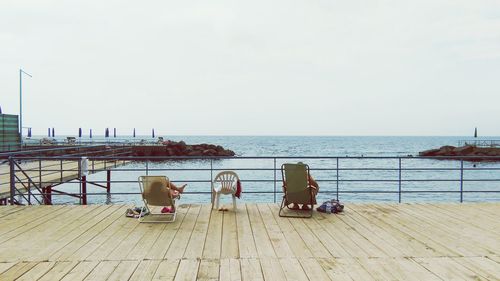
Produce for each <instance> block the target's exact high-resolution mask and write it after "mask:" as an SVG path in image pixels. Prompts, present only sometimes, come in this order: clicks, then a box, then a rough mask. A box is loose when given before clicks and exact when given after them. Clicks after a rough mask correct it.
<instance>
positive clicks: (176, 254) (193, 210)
mask: <svg viewBox="0 0 500 281" xmlns="http://www.w3.org/2000/svg"><path fill="white" fill-rule="evenodd" d="M200 210H201V206H200V205H191V207H190V208H189V211H188V213H187V214H186V217H185V218H184V221H183V222H182V227H181V228H180V229H179V231H178V232H177V233H176V234H175V237H174V240H172V243H171V244H170V247H169V248H168V251H167V253H166V254H165V257H164V258H169V259H181V258H182V257H183V256H184V252H185V251H186V247H187V244H188V242H189V239H190V238H191V234H192V233H193V229H194V226H195V224H196V219H197V218H198V215H199V213H200Z"/></svg>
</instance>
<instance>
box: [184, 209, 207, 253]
mask: <svg viewBox="0 0 500 281" xmlns="http://www.w3.org/2000/svg"><path fill="white" fill-rule="evenodd" d="M211 208H212V206H211V205H203V206H201V210H200V213H199V215H198V219H197V220H196V223H195V225H194V229H193V232H192V234H191V237H190V239H189V242H188V244H187V247H186V251H185V252H184V258H187V259H201V257H202V256H203V248H204V246H205V240H206V238H207V231H208V224H209V222H210V212H211Z"/></svg>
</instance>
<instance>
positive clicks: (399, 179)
mask: <svg viewBox="0 0 500 281" xmlns="http://www.w3.org/2000/svg"><path fill="white" fill-rule="evenodd" d="M398 160H399V169H398V172H399V177H398V196H399V198H398V202H399V203H401V157H399V158H398Z"/></svg>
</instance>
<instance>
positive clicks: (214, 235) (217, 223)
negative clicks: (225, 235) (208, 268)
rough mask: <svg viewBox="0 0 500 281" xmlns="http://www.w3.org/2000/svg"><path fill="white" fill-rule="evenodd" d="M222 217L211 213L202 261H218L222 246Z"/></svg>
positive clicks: (216, 213)
mask: <svg viewBox="0 0 500 281" xmlns="http://www.w3.org/2000/svg"><path fill="white" fill-rule="evenodd" d="M223 218H224V215H223V214H222V212H219V211H211V214H210V222H209V225H208V231H207V238H206V239H205V245H204V247H203V259H219V258H220V252H221V247H222V246H221V245H222V220H223Z"/></svg>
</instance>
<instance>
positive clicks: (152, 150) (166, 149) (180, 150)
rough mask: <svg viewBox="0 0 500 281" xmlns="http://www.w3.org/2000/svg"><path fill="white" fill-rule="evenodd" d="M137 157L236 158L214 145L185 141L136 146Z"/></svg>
mask: <svg viewBox="0 0 500 281" xmlns="http://www.w3.org/2000/svg"><path fill="white" fill-rule="evenodd" d="M132 150H133V155H135V156H234V155H235V153H234V151H232V150H229V149H225V148H224V147H222V146H220V145H213V144H206V143H202V144H192V145H191V144H186V143H185V142H184V141H179V142H175V141H170V140H167V141H164V142H163V143H161V144H158V145H136V146H133V147H132Z"/></svg>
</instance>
